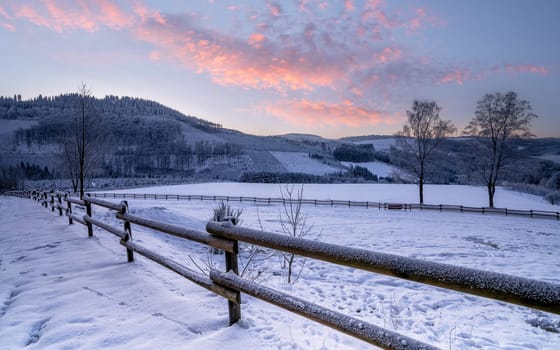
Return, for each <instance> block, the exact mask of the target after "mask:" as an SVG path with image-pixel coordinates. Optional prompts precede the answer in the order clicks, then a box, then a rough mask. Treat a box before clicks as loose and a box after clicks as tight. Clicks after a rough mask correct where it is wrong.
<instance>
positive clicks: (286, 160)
mask: <svg viewBox="0 0 560 350" xmlns="http://www.w3.org/2000/svg"><path fill="white" fill-rule="evenodd" d="M270 153H271V154H272V155H273V156H274V157H275V158H276V159H277V160H278V161H279V162H280V163H281V164H282V165H283V166H284V167H285V168H286V170H287V171H288V172H291V173H304V174H311V175H325V174H331V173H335V172H337V171H340V169H336V168H333V167H331V166H328V165H326V164H324V163H321V162H320V161H318V160H317V159H312V158H310V157H309V154H308V153H306V152H270Z"/></svg>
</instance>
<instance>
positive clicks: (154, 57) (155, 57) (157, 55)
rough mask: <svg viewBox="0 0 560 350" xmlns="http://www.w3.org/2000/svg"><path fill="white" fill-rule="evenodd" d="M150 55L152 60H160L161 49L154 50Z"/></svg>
mask: <svg viewBox="0 0 560 350" xmlns="http://www.w3.org/2000/svg"><path fill="white" fill-rule="evenodd" d="M149 57H150V59H151V60H152V61H156V62H157V61H159V60H160V59H161V52H159V51H152V52H150V54H149Z"/></svg>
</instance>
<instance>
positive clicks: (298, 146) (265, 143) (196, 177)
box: [0, 94, 560, 201]
mask: <svg viewBox="0 0 560 350" xmlns="http://www.w3.org/2000/svg"><path fill="white" fill-rule="evenodd" d="M76 99H77V94H62V95H59V96H54V97H43V96H41V95H40V96H38V97H36V98H33V99H29V100H22V99H21V97H20V96H17V95H16V96H14V97H0V188H12V187H16V186H23V184H22V180H25V181H39V180H49V181H51V180H53V179H64V178H68V177H69V176H68V169H66V167H65V166H64V162H63V159H62V153H63V152H62V139H63V136H64V132H65V130H67V129H68V128H69V127H70V125H71V123H72V120H73V118H74V116H75V110H76V104H77V102H76ZM93 106H94V111H95V113H96V114H95V117H96V122H95V123H96V126H98V127H99V128H100V129H101V130H102V134H103V135H104V137H103V145H102V146H103V147H100V148H99V150H98V153H99V158H100V161H99V162H98V164H97V166H96V167H95V169H93V171H92V173H91V178H97V179H96V181H95V184H96V185H95V186H97V187H99V186H108V187H114V186H134V185H142V184H156V183H161V182H163V183H169V182H176V183H179V182H193V181H194V182H200V181H209V180H211V181H215V180H229V181H240V180H243V181H250V182H321V183H325V182H329V183H332V182H335V183H340V182H378V181H379V182H414V181H415V177H414V175H412V174H414V165H415V164H414V160H413V159H412V158H411V157H410V155H409V154H406V153H404V152H402V151H400V150H399V149H398V147H395V146H396V143H395V138H394V137H393V136H382V135H369V136H355V137H347V138H343V139H339V140H330V139H325V138H322V137H319V136H315V135H307V134H286V135H279V136H255V135H249V134H245V133H242V132H239V131H236V130H231V129H226V128H223V127H222V126H221V125H220V124H217V123H212V122H209V121H206V120H204V119H201V118H197V117H195V116H192V115H184V114H182V113H180V112H178V111H176V110H174V109H172V108H169V107H166V106H164V105H162V104H160V103H157V102H155V101H150V100H145V99H139V98H133V97H118V96H105V97H104V98H99V99H94V102H93ZM469 140H470V139H469V138H465V137H456V138H449V139H446V140H445V142H444V143H443V145H442V147H441V148H440V149H438V153H437V154H436V155H435V157H434V159H433V161H432V162H431V163H430V164H428V168H429V169H428V174H427V181H428V182H429V183H435V184H477V183H478V182H477V179H476V178H475V177H474V176H473V169H470V168H469V166H468V165H469V164H470V162H469V161H468V159H469V157H471V158H472V157H473V156H474V157H476V155H473V154H472V151H471V149H470V148H469V147H468V145H469ZM509 150H510V152H509V156H510V158H511V160H512V161H511V166H510V167H509V168H508V169H506V171H505V172H504V176H503V178H502V183H509V184H510V185H511V184H515V185H514V186H515V187H516V188H518V189H521V190H524V191H530V192H532V193H535V194H539V195H543V196H544V195H549V197H550V196H552V197H551V198H552V200H553V201H554V198H557V200H560V194H558V190H559V189H560V139H553V138H549V139H516V140H512V141H511V143H510V147H509ZM102 179H104V180H102ZM114 179H118V180H114ZM123 179H125V180H123ZM32 185H33V186H36V185H37V183H36V182H35V183H33V184H32ZM60 186H68V185H67V184H62V185H61V184H60V183H59V184H57V185H56V187H60ZM88 186H94V183H93V182H90V183H89V184H88ZM551 191H552V195H551V194H550V193H551ZM554 193H556V194H554Z"/></svg>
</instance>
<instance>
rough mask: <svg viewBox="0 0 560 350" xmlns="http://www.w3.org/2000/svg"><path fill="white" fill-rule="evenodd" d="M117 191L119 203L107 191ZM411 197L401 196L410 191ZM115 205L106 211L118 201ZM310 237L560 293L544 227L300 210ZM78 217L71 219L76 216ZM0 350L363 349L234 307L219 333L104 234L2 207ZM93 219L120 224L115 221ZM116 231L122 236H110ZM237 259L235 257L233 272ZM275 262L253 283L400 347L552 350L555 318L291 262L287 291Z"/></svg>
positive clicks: (6, 201)
mask: <svg viewBox="0 0 560 350" xmlns="http://www.w3.org/2000/svg"><path fill="white" fill-rule="evenodd" d="M117 192H123V191H117ZM129 192H135V193H156V192H157V193H170V194H206V195H213V194H216V195H228V194H229V195H244V196H263V197H267V196H275V197H277V196H279V193H280V186H279V185H261V184H233V183H216V184H196V185H182V186H167V187H157V188H147V189H131V190H129ZM409 192H410V193H409ZM416 195H417V188H416V186H413V185H410V186H409V185H305V188H304V196H305V197H306V198H317V199H328V198H333V199H341V200H344V199H346V200H370V201H377V200H380V201H401V202H415V201H416ZM426 196H427V198H429V199H430V200H432V201H435V202H434V203H438V202H440V203H445V204H463V205H475V206H481V205H485V198H486V197H485V192H484V189H483V188H478V187H469V186H428V187H427V188H426ZM497 199H499V200H498V204H499V205H501V206H505V207H508V208H516V209H539V210H553V211H558V210H559V207H558V206H552V205H550V204H547V203H546V202H544V201H542V200H541V199H540V198H538V197H535V196H529V195H524V194H519V193H516V192H511V191H507V190H505V189H502V188H500V189H498V192H497ZM127 200H128V204H129V208H130V213H131V214H132V215H138V216H142V217H145V218H147V219H151V220H157V221H161V222H165V223H168V224H173V225H182V226H186V227H189V228H192V229H196V230H204V227H205V224H206V220H207V219H208V218H209V217H210V216H211V215H212V209H213V208H214V207H215V206H216V205H217V203H214V202H211V201H176V200H175V201H154V200H131V199H127ZM115 202H118V200H117V201H115ZM230 204H232V205H233V206H234V207H236V208H240V207H243V208H244V211H243V215H242V217H241V218H242V225H243V227H248V228H258V227H259V222H260V224H262V226H263V228H264V229H265V230H267V231H272V232H280V220H279V215H280V211H281V206H280V205H263V204H252V203H230ZM303 209H304V211H305V213H306V214H307V222H308V224H309V225H312V226H313V228H312V230H311V233H310V234H309V236H307V237H306V238H307V239H314V240H320V241H323V242H326V243H332V244H338V245H343V246H349V247H354V248H361V249H367V250H371V251H376V252H381V253H387V254H396V255H400V256H406V257H412V258H416V259H420V260H426V261H432V262H439V263H446V264H452V265H457V266H464V267H469V268H475V269H483V270H488V271H492V272H497V273H505V274H509V275H514V276H519V277H526V278H533V279H538V280H542V281H546V282H551V283H556V284H558V283H560V275H559V274H558V271H559V270H560V260H559V259H558V253H559V252H560V229H559V227H560V226H559V223H558V222H557V221H555V220H550V219H546V220H543V219H529V218H523V217H503V216H495V215H480V214H471V213H440V212H426V211H423V212H420V211H412V212H410V211H385V210H378V209H371V208H370V209H366V208H347V207H330V206H328V207H322V206H317V207H316V206H305V207H304V208H303ZM75 212H76V213H77V212H78V208H77V206H76V211H75ZM0 213H1V214H0V271H1V272H0V282H1V283H0V340H1V341H0V349H22V348H29V349H63V348H102V349H131V348H139V349H151V348H174V349H199V348H200V349H223V348H228V349H370V348H371V346H369V345H368V344H366V343H364V342H362V341H360V340H357V339H354V338H352V337H349V336H346V335H344V334H342V333H340V332H337V331H335V330H332V329H330V328H327V327H325V326H322V325H320V324H318V323H315V322H312V321H310V320H307V319H305V318H302V317H300V316H296V315H294V314H292V313H289V312H287V311H285V310H282V309H280V308H278V307H275V306H272V305H270V304H267V303H265V302H263V301H259V300H257V299H255V298H253V297H250V296H247V295H245V294H243V295H242V306H241V310H242V311H241V312H242V319H241V321H240V323H239V324H237V325H234V326H232V327H228V315H227V302H226V301H225V299H223V298H221V297H218V296H215V295H214V294H213V293H211V292H209V291H207V290H206V289H204V288H201V287H199V286H197V285H195V284H193V283H191V282H190V281H188V280H186V279H184V278H182V277H180V276H178V275H177V274H174V273H172V272H170V271H168V270H166V269H164V268H162V267H160V266H159V265H157V264H155V263H153V262H151V261H149V260H147V259H145V258H143V257H141V256H139V255H138V254H136V255H135V261H134V262H133V263H127V262H126V250H125V248H124V247H122V246H121V245H120V244H119V243H118V240H119V239H118V238H117V237H115V236H114V235H112V234H110V233H107V232H105V231H102V230H100V229H95V230H94V237H92V238H87V230H86V228H85V227H84V226H82V225H79V224H75V225H68V220H67V218H65V217H59V216H58V215H57V213H56V212H54V213H53V212H51V211H50V210H47V209H45V208H43V207H41V206H40V204H39V203H37V202H33V201H31V200H28V199H19V198H10V197H0ZM93 216H94V218H96V219H100V220H102V221H104V222H107V223H110V224H112V225H114V226H116V227H122V223H119V221H117V220H116V219H115V218H114V216H115V214H114V212H110V211H108V210H106V209H102V208H99V207H94V213H93ZM119 225H120V226H119ZM132 235H133V242H134V244H138V245H141V246H143V247H150V248H153V249H154V250H156V251H157V252H158V254H161V255H164V256H166V257H168V258H170V259H173V260H175V261H177V262H178V263H180V264H182V265H185V266H187V267H188V268H191V269H193V270H195V271H198V270H197V267H196V266H194V264H193V261H195V262H197V264H198V266H199V267H203V268H207V267H209V266H212V267H214V268H216V269H218V270H221V271H223V260H224V258H223V255H212V254H208V250H207V248H206V247H205V246H202V245H200V244H198V243H194V242H188V241H185V240H183V239H180V238H178V237H173V236H168V235H162V234H158V233H156V232H154V231H153V230H150V229H144V228H141V227H139V226H138V225H134V224H133V225H132ZM247 257H248V246H247V245H244V244H242V245H241V258H240V262H241V264H242V265H243V263H244V262H245V261H247ZM281 260H282V258H281V257H280V256H278V255H271V253H270V252H269V251H266V250H265V251H262V252H261V253H260V255H259V259H258V260H256V261H255V262H254V265H250V268H249V270H252V271H251V272H253V275H249V276H256V277H255V278H256V280H257V282H259V283H261V284H263V285H265V286H266V287H268V288H273V289H276V290H278V291H281V292H283V293H287V294H290V295H291V296H293V297H294V298H300V299H304V300H307V301H310V302H312V303H314V304H317V305H320V306H323V307H327V308H329V309H332V310H333V311H336V312H338V313H341V314H344V315H347V316H351V317H354V318H358V319H360V320H363V321H364V322H367V323H371V324H374V325H376V326H378V327H382V328H386V329H388V330H390V331H396V332H398V333H402V334H403V335H404V336H407V337H410V338H413V339H416V340H418V341H422V342H425V343H428V344H432V345H434V346H438V347H440V348H444V349H448V348H451V349H469V348H484V349H486V348H503V349H523V348H530V349H556V348H557V344H559V343H560V333H558V331H559V330H560V316H558V315H553V314H549V313H545V312H540V311H536V310H533V309H528V308H523V307H520V306H514V305H509V304H505V303H502V302H496V301H492V300H490V299H484V298H479V297H475V296H471V295H467V294H462V293H457V292H453V291H448V290H444V289H439V288H434V287H430V286H427V285H423V284H418V283H413V282H408V281H404V280H400V279H396V278H392V277H389V276H384V275H378V274H375V273H370V272H366V271H359V270H355V269H352V268H348V267H342V266H336V265H332V264H328V263H325V262H321V261H317V260H311V259H306V260H304V259H302V258H297V259H296V265H297V266H301V264H302V263H304V262H305V264H304V266H303V270H302V273H301V276H300V278H299V279H298V281H297V282H296V283H295V284H292V285H290V284H287V283H286V276H285V270H284V269H282V267H281V263H280V261H281Z"/></svg>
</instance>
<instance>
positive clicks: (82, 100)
mask: <svg viewBox="0 0 560 350" xmlns="http://www.w3.org/2000/svg"><path fill="white" fill-rule="evenodd" d="M94 102H95V99H94V98H93V96H92V94H91V90H90V89H89V88H88V87H87V85H86V84H82V85H81V86H80V88H79V89H78V93H77V94H76V102H75V105H74V113H73V119H72V121H71V123H70V125H69V127H68V129H67V130H65V131H64V135H63V152H64V159H65V162H66V165H67V167H68V171H69V173H70V176H71V178H72V186H73V187H74V191H78V190H79V193H80V198H83V196H84V184H85V180H86V178H87V177H88V176H89V175H90V174H91V171H92V170H93V169H94V168H95V167H96V166H98V165H99V163H100V161H101V159H102V152H101V144H102V142H101V138H102V133H101V129H100V125H99V120H98V119H97V113H96V111H95V106H94Z"/></svg>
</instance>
